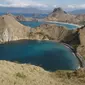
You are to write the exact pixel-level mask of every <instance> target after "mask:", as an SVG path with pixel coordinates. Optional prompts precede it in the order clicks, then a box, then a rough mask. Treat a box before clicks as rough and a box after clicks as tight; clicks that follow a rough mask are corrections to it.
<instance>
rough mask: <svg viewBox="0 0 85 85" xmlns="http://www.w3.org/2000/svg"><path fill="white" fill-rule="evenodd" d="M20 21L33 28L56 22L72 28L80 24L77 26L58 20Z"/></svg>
mask: <svg viewBox="0 0 85 85" xmlns="http://www.w3.org/2000/svg"><path fill="white" fill-rule="evenodd" d="M20 23H21V24H23V25H25V26H30V27H32V28H35V27H38V26H40V25H41V24H56V25H57V26H65V27H67V28H68V29H70V30H71V29H76V28H78V26H76V25H72V24H64V23H60V22H58V23H57V22H42V21H21V22H20Z"/></svg>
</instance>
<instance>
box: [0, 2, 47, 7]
mask: <svg viewBox="0 0 85 85" xmlns="http://www.w3.org/2000/svg"><path fill="white" fill-rule="evenodd" d="M0 1H1V2H2V4H0V6H3V7H27V6H32V7H44V8H46V7H48V5H46V4H41V3H38V2H35V1H32V0H30V1H28V0H0ZM3 3H5V4H3Z"/></svg>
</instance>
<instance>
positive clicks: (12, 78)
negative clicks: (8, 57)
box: [0, 61, 85, 85]
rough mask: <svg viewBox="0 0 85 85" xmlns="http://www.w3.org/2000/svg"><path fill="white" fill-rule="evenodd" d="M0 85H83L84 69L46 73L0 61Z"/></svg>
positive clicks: (84, 81) (23, 65)
mask: <svg viewBox="0 0 85 85" xmlns="http://www.w3.org/2000/svg"><path fill="white" fill-rule="evenodd" d="M0 84H1V85H22V84H23V85H85V69H79V70H77V71H74V72H72V71H56V72H48V71H45V70H44V69H43V68H41V67H38V66H34V65H30V64H18V63H13V62H8V61H0Z"/></svg>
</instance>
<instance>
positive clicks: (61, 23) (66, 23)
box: [45, 21, 82, 27]
mask: <svg viewBox="0 0 85 85" xmlns="http://www.w3.org/2000/svg"><path fill="white" fill-rule="evenodd" d="M45 22H50V23H60V24H68V25H74V26H77V27H81V26H82V25H78V24H73V23H66V22H57V21H45Z"/></svg>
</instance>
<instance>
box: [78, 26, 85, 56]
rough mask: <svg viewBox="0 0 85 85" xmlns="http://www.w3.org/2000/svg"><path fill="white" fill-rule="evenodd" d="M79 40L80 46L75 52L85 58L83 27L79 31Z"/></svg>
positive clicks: (84, 33) (84, 28)
mask: <svg viewBox="0 0 85 85" xmlns="http://www.w3.org/2000/svg"><path fill="white" fill-rule="evenodd" d="M79 39H80V45H79V47H78V48H77V51H78V52H79V53H80V54H81V55H82V56H83V57H85V26H83V27H82V28H80V29H79Z"/></svg>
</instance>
